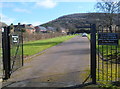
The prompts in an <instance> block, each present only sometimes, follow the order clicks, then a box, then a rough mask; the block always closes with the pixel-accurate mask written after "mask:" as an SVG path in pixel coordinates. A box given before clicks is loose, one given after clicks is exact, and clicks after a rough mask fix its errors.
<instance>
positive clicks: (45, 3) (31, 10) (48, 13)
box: [0, 0, 96, 25]
mask: <svg viewBox="0 0 120 89" xmlns="http://www.w3.org/2000/svg"><path fill="white" fill-rule="evenodd" d="M83 1H84V2H83ZM95 4H96V0H93V1H92V0H86V1H85V0H61V1H60V0H29V1H26V2H25V0H17V1H16V2H15V0H2V1H1V2H0V17H1V21H2V22H5V23H6V24H8V25H10V24H11V23H13V24H17V23H19V22H20V23H22V24H33V25H39V24H43V23H46V22H49V21H51V20H54V19H56V18H58V17H60V16H63V15H68V14H74V13H89V12H94V11H95V10H94V5H95Z"/></svg>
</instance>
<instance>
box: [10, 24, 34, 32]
mask: <svg viewBox="0 0 120 89" xmlns="http://www.w3.org/2000/svg"><path fill="white" fill-rule="evenodd" d="M21 30H22V31H23V32H27V33H29V34H32V33H35V28H34V26H33V25H32V24H31V25H27V24H23V25H13V29H11V32H17V31H21Z"/></svg>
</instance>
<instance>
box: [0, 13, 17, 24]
mask: <svg viewBox="0 0 120 89" xmlns="http://www.w3.org/2000/svg"><path fill="white" fill-rule="evenodd" d="M0 21H1V22H5V23H6V24H7V25H10V24H11V23H13V22H14V21H15V19H14V18H10V17H8V16H6V15H3V14H1V13H0Z"/></svg>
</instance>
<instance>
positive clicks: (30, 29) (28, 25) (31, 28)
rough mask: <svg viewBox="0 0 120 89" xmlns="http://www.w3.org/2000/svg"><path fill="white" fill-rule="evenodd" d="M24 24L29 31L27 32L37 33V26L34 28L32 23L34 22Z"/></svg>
mask: <svg viewBox="0 0 120 89" xmlns="http://www.w3.org/2000/svg"><path fill="white" fill-rule="evenodd" d="M24 26H25V31H26V32H27V33H29V34H32V33H35V30H36V29H35V28H34V26H33V25H32V24H27V25H26V24H24Z"/></svg>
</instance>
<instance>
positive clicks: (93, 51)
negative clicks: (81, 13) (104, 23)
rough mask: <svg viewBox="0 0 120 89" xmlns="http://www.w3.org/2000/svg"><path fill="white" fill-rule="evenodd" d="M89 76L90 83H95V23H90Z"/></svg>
mask: <svg viewBox="0 0 120 89" xmlns="http://www.w3.org/2000/svg"><path fill="white" fill-rule="evenodd" d="M90 46H91V47H90V48H91V55H90V56H91V78H92V83H93V84H96V25H95V24H93V25H91V41H90Z"/></svg>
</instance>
